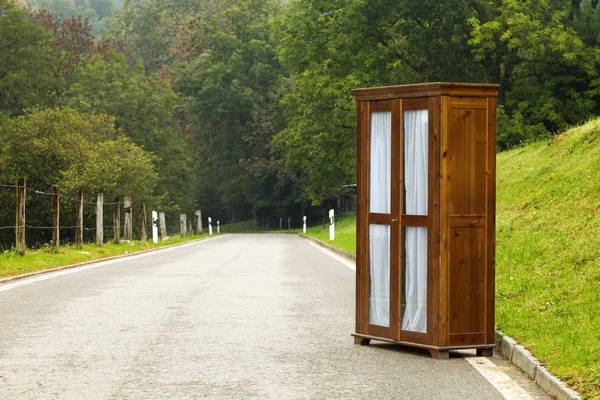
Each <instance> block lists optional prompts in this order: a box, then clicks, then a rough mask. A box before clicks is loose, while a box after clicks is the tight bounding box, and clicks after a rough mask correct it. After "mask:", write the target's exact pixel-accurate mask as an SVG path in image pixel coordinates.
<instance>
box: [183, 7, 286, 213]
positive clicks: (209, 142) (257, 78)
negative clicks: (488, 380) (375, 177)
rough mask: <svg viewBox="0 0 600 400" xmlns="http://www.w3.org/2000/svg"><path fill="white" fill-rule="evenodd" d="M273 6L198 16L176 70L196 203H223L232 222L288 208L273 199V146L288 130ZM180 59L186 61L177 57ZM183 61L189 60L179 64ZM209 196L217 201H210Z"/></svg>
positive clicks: (276, 174) (188, 28)
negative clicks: (187, 122) (192, 154)
mask: <svg viewBox="0 0 600 400" xmlns="http://www.w3.org/2000/svg"><path fill="white" fill-rule="evenodd" d="M277 7H278V5H277V4H276V3H275V2H264V1H258V0H248V1H241V2H239V4H238V5H237V6H233V7H231V8H228V9H227V10H225V11H224V12H223V13H215V14H213V15H212V16H206V15H204V16H202V17H200V16H198V18H197V19H195V20H190V21H189V22H188V25H186V26H185V28H184V29H185V30H186V34H185V35H180V36H179V38H180V40H182V41H183V40H185V39H189V40H191V42H182V43H181V44H180V46H179V47H178V48H179V49H185V51H181V52H179V53H177V54H176V56H177V58H176V59H175V64H176V65H178V66H180V67H179V68H178V69H175V70H173V71H171V74H172V76H174V80H175V88H176V90H178V91H180V92H181V93H182V95H183V96H185V98H186V99H187V105H188V109H189V112H190V114H191V115H192V116H193V119H192V122H193V126H192V135H193V138H194V141H195V144H196V146H197V148H198V154H199V159H198V160H197V165H198V188H199V191H198V198H199V200H200V201H201V203H202V202H205V201H206V202H208V201H213V202H215V201H218V202H219V203H218V208H221V209H219V210H218V211H219V212H223V211H224V212H225V213H226V214H227V215H228V216H230V217H231V218H236V219H240V218H247V217H248V215H249V214H250V213H251V212H261V211H265V210H268V212H273V211H274V209H281V208H282V207H284V205H283V203H281V201H282V196H278V198H277V199H275V200H273V197H274V196H275V195H276V194H275V192H276V191H277V189H275V188H276V187H281V185H279V184H278V180H279V176H280V174H279V167H280V164H279V163H277V160H276V159H273V158H272V153H271V148H270V140H271V137H272V136H273V135H274V134H275V133H276V132H278V131H279V130H280V129H281V127H282V126H283V124H284V120H283V117H282V115H281V111H280V109H279V106H278V103H279V99H280V98H281V90H280V86H281V83H282V71H281V67H280V65H279V63H278V62H277V60H276V59H275V48H274V46H273V43H272V39H271V37H270V31H269V23H268V21H269V19H270V16H271V15H272V14H273V13H275V12H276V10H277V9H278V8H277ZM179 57H181V58H179ZM182 59H185V60H186V62H178V61H179V60H182ZM207 194H209V195H210V196H213V197H212V198H209V197H207Z"/></svg>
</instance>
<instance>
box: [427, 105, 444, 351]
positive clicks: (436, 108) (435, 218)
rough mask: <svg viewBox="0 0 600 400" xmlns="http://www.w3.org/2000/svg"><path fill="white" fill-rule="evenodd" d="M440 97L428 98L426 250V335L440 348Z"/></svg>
mask: <svg viewBox="0 0 600 400" xmlns="http://www.w3.org/2000/svg"><path fill="white" fill-rule="evenodd" d="M440 108H441V99H440V97H431V98H429V122H430V125H429V177H428V179H429V199H428V205H429V210H428V214H429V225H428V227H427V228H428V229H427V232H428V236H429V237H428V241H429V243H428V250H427V276H428V279H427V280H428V284H427V308H428V309H427V332H428V336H429V342H430V343H431V344H433V345H434V346H438V345H439V325H438V321H439V303H438V297H439V283H440V277H439V255H440V215H439V213H440V184H439V179H438V178H439V173H440Z"/></svg>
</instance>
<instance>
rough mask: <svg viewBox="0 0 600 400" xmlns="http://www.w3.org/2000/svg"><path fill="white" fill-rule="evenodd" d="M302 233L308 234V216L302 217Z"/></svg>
mask: <svg viewBox="0 0 600 400" xmlns="http://www.w3.org/2000/svg"><path fill="white" fill-rule="evenodd" d="M302 233H306V215H305V216H304V217H302Z"/></svg>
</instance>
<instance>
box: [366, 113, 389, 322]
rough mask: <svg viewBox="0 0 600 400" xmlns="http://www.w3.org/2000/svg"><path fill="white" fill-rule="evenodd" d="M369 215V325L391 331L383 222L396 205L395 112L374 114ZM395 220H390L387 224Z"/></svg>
mask: <svg viewBox="0 0 600 400" xmlns="http://www.w3.org/2000/svg"><path fill="white" fill-rule="evenodd" d="M369 180H370V189H369V212H370V213H371V215H376V216H377V217H378V218H379V220H377V218H376V217H372V218H370V222H369V324H371V325H377V326H380V327H386V328H388V327H390V265H391V264H390V259H391V257H390V256H391V229H390V226H389V225H384V224H383V223H382V220H381V218H386V217H385V216H386V215H387V214H390V213H391V209H392V207H391V204H392V112H391V111H377V112H372V113H371V149H370V175H369ZM390 219H391V217H388V218H387V222H388V223H389V220H390Z"/></svg>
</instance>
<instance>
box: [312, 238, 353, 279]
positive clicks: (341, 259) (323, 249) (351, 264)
mask: <svg viewBox="0 0 600 400" xmlns="http://www.w3.org/2000/svg"><path fill="white" fill-rule="evenodd" d="M307 241H308V243H310V245H311V246H314V247H316V248H317V249H319V250H321V251H322V252H323V253H325V254H327V255H328V256H329V257H331V258H334V259H336V260H337V261H339V262H341V263H342V264H344V265H345V266H346V267H348V268H350V269H351V270H352V271H356V265H355V264H354V263H353V262H352V261H350V260H348V259H346V258H343V257H340V256H338V255H337V254H335V253H334V252H333V251H331V250H329V249H326V248H325V247H323V246H319V245H318V244H316V243H315V242H313V241H312V240H309V239H307Z"/></svg>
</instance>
